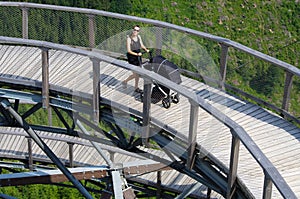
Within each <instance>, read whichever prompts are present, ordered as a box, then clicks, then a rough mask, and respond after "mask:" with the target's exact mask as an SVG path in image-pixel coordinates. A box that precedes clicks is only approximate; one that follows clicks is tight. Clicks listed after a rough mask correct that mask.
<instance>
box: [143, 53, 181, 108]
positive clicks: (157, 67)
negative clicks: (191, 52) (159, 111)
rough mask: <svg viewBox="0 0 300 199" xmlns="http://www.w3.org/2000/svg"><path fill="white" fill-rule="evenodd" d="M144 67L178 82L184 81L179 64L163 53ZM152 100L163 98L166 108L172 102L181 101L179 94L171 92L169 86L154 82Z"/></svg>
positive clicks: (154, 101) (155, 101)
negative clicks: (168, 58)
mask: <svg viewBox="0 0 300 199" xmlns="http://www.w3.org/2000/svg"><path fill="white" fill-rule="evenodd" d="M150 56H151V55H150ZM144 68H145V69H147V70H150V71H153V72H155V73H157V74H159V75H161V76H163V77H165V78H167V79H169V80H171V81H172V82H174V83H176V84H180V83H181V82H182V80H181V77H180V72H179V69H178V66H177V65H175V64H174V63H172V62H170V61H169V60H167V59H166V58H164V57H163V56H161V55H158V56H155V57H153V58H150V62H149V63H147V64H145V65H144ZM151 100H152V102H153V103H157V102H158V101H160V100H162V105H163V106H164V107H165V108H169V107H170V106H171V102H173V103H178V102H179V95H178V94H177V93H174V92H171V90H170V89H169V88H168V87H165V86H163V85H161V84H158V83H156V82H154V88H153V89H152V93H151Z"/></svg>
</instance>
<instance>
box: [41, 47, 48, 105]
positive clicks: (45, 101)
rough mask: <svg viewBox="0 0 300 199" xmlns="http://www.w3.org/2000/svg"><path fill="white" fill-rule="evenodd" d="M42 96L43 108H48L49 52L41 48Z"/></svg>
mask: <svg viewBox="0 0 300 199" xmlns="http://www.w3.org/2000/svg"><path fill="white" fill-rule="evenodd" d="M42 82H43V83H42V96H43V108H46V109H48V108H49V51H48V49H46V48H42Z"/></svg>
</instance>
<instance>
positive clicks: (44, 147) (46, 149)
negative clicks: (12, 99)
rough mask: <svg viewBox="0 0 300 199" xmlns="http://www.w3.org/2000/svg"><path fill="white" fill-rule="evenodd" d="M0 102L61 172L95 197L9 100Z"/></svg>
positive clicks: (1, 99)
mask: <svg viewBox="0 0 300 199" xmlns="http://www.w3.org/2000/svg"><path fill="white" fill-rule="evenodd" d="M0 104H1V106H2V107H4V109H5V110H7V111H8V112H9V113H10V114H11V115H12V116H13V117H14V118H15V119H16V121H17V122H18V123H19V124H20V126H22V127H23V128H24V130H25V131H26V132H27V133H28V135H29V136H30V137H31V138H32V139H33V140H34V141H35V142H36V144H37V145H38V146H39V147H40V148H41V149H42V150H43V151H44V152H45V154H46V155H47V156H48V157H49V158H50V159H51V160H52V161H53V163H54V164H55V165H56V166H57V167H58V168H59V169H60V170H61V172H62V173H63V174H64V175H65V176H66V177H67V178H68V179H69V180H70V182H72V183H73V185H74V186H75V187H76V188H77V189H78V191H79V192H80V193H81V194H82V195H83V196H84V197H86V198H89V199H93V197H92V196H91V195H90V193H89V192H88V191H87V190H86V189H85V188H84V187H83V186H82V184H81V183H80V182H79V181H78V180H77V179H76V178H75V177H74V176H73V175H72V174H71V172H70V171H69V170H68V169H67V168H66V167H65V166H64V165H63V164H62V162H61V161H60V160H59V159H58V158H57V157H56V155H55V154H54V153H53V152H52V151H51V149H50V148H49V147H48V146H47V145H46V143H45V142H44V141H43V140H42V139H41V138H40V137H39V136H38V135H37V134H36V133H35V131H34V130H33V129H32V128H31V127H30V126H29V125H28V124H27V122H26V121H25V120H24V119H23V118H22V117H21V116H20V115H19V114H18V113H17V112H16V111H15V110H14V109H13V108H12V107H11V105H10V103H9V101H8V100H7V99H5V98H0Z"/></svg>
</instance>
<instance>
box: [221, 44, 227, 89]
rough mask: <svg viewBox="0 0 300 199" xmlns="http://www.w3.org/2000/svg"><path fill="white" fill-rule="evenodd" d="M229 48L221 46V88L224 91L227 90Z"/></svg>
mask: <svg viewBox="0 0 300 199" xmlns="http://www.w3.org/2000/svg"><path fill="white" fill-rule="evenodd" d="M228 48H229V47H228V46H226V45H224V44H221V58H220V74H221V82H220V85H219V86H220V88H221V89H222V90H224V89H225V86H224V84H225V81H226V71H227V57H228Z"/></svg>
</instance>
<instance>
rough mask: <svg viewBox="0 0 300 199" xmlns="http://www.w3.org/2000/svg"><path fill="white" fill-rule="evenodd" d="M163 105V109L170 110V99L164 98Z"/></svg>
mask: <svg viewBox="0 0 300 199" xmlns="http://www.w3.org/2000/svg"><path fill="white" fill-rule="evenodd" d="M162 105H163V107H165V108H167V109H168V108H170V106H171V102H170V99H169V98H164V99H163V100H162Z"/></svg>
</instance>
